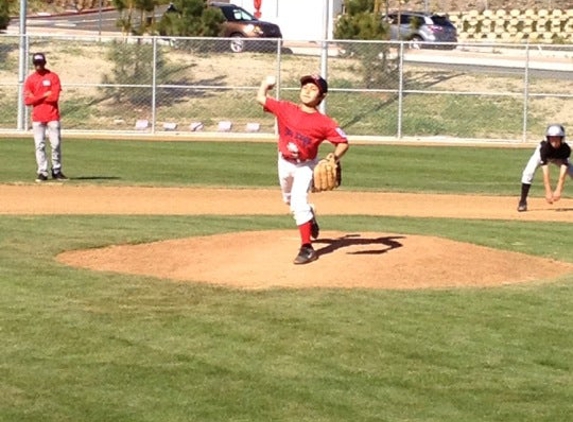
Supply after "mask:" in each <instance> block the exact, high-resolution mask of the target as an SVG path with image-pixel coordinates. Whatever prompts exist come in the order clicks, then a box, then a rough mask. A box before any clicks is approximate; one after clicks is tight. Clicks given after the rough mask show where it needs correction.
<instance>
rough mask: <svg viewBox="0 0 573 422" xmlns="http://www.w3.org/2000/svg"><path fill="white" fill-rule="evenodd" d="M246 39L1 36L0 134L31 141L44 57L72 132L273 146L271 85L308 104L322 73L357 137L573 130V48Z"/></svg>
mask: <svg viewBox="0 0 573 422" xmlns="http://www.w3.org/2000/svg"><path fill="white" fill-rule="evenodd" d="M235 41H236V40H233V39H223V38H215V39H209V38H171V39H166V38H162V37H142V38H138V37H129V38H125V37H121V36H118V37H113V36H105V37H103V36H93V37H91V36H90V37H87V36H70V35H66V36H47V35H43V36H29V35H27V36H25V37H24V39H22V38H21V37H20V36H10V35H0V93H1V95H0V132H2V133H8V134H13V133H21V132H27V131H29V130H30V120H29V110H28V109H27V108H26V107H24V106H23V103H22V99H21V96H22V85H23V79H24V78H25V77H26V76H27V75H28V74H29V73H30V72H31V71H32V69H31V68H30V66H31V65H30V60H29V58H30V57H31V54H32V53H34V52H38V51H41V52H44V53H46V56H47V59H48V68H50V69H51V70H53V71H55V72H56V73H58V74H59V75H60V78H61V80H62V86H63V92H62V95H61V101H60V107H61V111H62V124H63V130H64V132H68V133H74V132H76V133H80V132H81V133H88V134H93V135H94V136H97V135H98V134H106V135H111V136H113V135H114V134H118V135H119V134H125V133H134V134H149V135H153V136H161V135H178V136H181V137H185V136H196V134H198V133H202V134H206V133H218V132H225V133H231V134H238V135H244V136H254V134H255V133H257V134H261V135H271V134H274V132H275V124H274V123H275V122H274V119H273V117H272V116H271V115H270V114H268V113H264V112H263V111H262V110H261V108H260V107H259V106H258V104H257V103H256V101H255V95H256V91H257V89H258V86H259V83H260V81H261V80H262V79H263V78H264V77H265V76H266V75H276V76H277V78H278V84H277V87H276V89H275V91H274V94H275V95H276V97H277V98H281V99H287V100H292V101H297V100H298V93H299V78H300V76H301V75H303V74H306V73H311V72H316V73H322V74H325V75H326V76H327V79H328V81H329V85H330V91H329V95H328V97H327V100H326V102H325V104H324V109H323V111H326V112H327V113H328V114H330V115H331V116H332V117H334V118H335V119H336V120H337V121H338V122H339V123H340V125H341V127H342V128H344V130H345V131H346V132H347V134H348V135H349V136H351V137H355V138H357V139H361V138H362V139H369V140H370V139H372V140H383V139H388V138H390V139H410V138H417V139H422V140H428V141H431V140H433V139H436V138H439V139H440V140H443V139H452V140H456V139H469V140H489V141H517V142H521V141H526V140H537V139H538V138H539V137H540V136H541V135H542V134H543V131H544V128H545V126H546V125H547V123H548V122H559V123H562V124H564V125H566V126H570V125H573V112H572V111H571V110H573V108H572V107H571V105H573V94H571V93H572V92H573V89H572V88H573V80H572V78H571V75H572V72H573V64H572V61H571V57H572V56H573V46H569V45H551V46H546V45H544V46H541V45H517V46H516V45H515V44H508V45H504V44H500V43H496V44H490V45H488V44H485V43H483V42H480V43H459V44H457V45H456V46H455V47H456V48H455V49H451V48H450V49H447V48H444V49H439V48H435V49H422V50H409V49H408V48H407V44H404V43H400V42H386V41H353V42H349V41H346V42H341V41H337V42H322V41H318V42H312V41H309V42H288V41H283V42H280V41H277V40H262V41H264V42H263V43H261V40H253V41H250V40H243V41H244V42H247V45H245V47H246V51H244V52H242V53H239V54H237V53H234V52H233V51H232V43H233V42H235ZM437 47H440V46H437ZM444 47H446V46H444ZM452 47H453V46H452ZM21 55H25V57H26V60H25V63H27V68H26V72H24V74H22V73H23V72H22V71H19V68H20V66H19V64H20V63H21V61H20V57H21Z"/></svg>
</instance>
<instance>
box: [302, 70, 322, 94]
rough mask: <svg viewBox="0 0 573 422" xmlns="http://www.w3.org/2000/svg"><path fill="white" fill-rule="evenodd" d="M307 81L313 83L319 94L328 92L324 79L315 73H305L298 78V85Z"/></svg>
mask: <svg viewBox="0 0 573 422" xmlns="http://www.w3.org/2000/svg"><path fill="white" fill-rule="evenodd" d="M307 83H312V84H315V85H316V86H317V87H318V90H319V91H320V93H321V94H326V93H327V92H328V83H327V82H326V80H325V79H324V78H323V77H322V76H320V75H317V74H312V75H306V76H303V77H302V78H300V85H301V86H302V85H305V84H307Z"/></svg>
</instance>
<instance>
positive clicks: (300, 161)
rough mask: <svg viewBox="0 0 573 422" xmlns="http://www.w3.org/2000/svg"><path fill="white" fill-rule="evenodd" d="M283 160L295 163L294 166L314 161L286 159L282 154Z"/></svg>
mask: <svg viewBox="0 0 573 422" xmlns="http://www.w3.org/2000/svg"><path fill="white" fill-rule="evenodd" d="M281 158H282V159H283V160H285V161H288V162H289V163H293V164H302V163H306V162H307V161H312V160H301V159H300V158H291V157H286V156H285V155H284V154H281Z"/></svg>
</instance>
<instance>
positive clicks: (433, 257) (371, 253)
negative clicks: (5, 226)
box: [58, 230, 573, 289]
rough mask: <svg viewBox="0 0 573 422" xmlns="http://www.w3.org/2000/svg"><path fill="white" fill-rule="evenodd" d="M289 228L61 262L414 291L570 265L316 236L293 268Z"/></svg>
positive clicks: (265, 282)
mask: <svg viewBox="0 0 573 422" xmlns="http://www.w3.org/2000/svg"><path fill="white" fill-rule="evenodd" d="M298 247H299V236H298V232H297V231H296V230H290V231H258V232H240V233H227V234H221V235H213V236H202V237H192V238H187V239H176V240H167V241H162V242H154V243H147V244H141V245H120V246H110V247H106V248H101V249H90V250H78V251H68V252H64V253H62V254H60V255H59V256H58V260H59V261H60V262H62V263H65V264H68V265H71V266H77V267H83V268H89V269H93V270H97V271H112V272H118V273H128V274H138V275H146V276H155V277H160V278H166V279H172V280H178V281H189V282H201V283H211V284H216V285H224V286H230V287H236V288H243V289H267V288H284V287H288V288H308V287H324V288H333V287H334V288H375V289H421V288H446V287H463V286H473V287H479V286H497V285H502V284H509V283H521V282H527V281H533V280H543V279H552V278H555V277H558V276H562V275H564V274H567V273H569V272H572V271H573V265H572V264H568V263H564V262H558V261H553V260H549V259H543V258H538V257H533V256H530V255H525V254H520V253H515V252H503V251H498V250H495V249H491V248H486V247H482V246H476V245H472V244H468V243H460V242H455V241H452V240H447V239H441V238H437V237H428V236H417V235H404V234H387V233H340V232H325V233H321V238H320V239H318V240H317V241H315V243H314V247H315V249H316V250H317V252H318V255H319V259H318V260H317V261H315V262H312V263H310V264H306V265H294V264H293V263H292V261H293V259H294V258H295V256H296V255H297V252H298Z"/></svg>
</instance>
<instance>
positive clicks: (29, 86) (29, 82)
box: [24, 74, 44, 106]
mask: <svg viewBox="0 0 573 422" xmlns="http://www.w3.org/2000/svg"><path fill="white" fill-rule="evenodd" d="M34 76H35V75H34V74H32V75H30V76H28V78H26V81H25V82H24V104H26V105H27V106H34V105H37V104H40V103H41V102H42V101H44V97H43V96H42V95H40V96H36V95H34Z"/></svg>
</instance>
